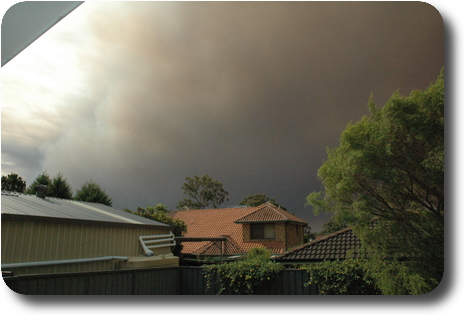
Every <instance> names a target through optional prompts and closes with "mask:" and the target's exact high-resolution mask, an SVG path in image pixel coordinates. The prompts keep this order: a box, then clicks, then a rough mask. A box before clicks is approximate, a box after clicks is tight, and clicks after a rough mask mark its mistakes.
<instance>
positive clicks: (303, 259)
mask: <svg viewBox="0 0 464 315" xmlns="http://www.w3.org/2000/svg"><path fill="white" fill-rule="evenodd" d="M360 248H361V240H360V239H359V238H358V237H357V236H356V235H355V234H354V233H353V230H352V228H346V229H343V230H340V231H337V232H335V233H332V234H329V235H325V236H322V237H321V238H318V239H316V240H314V241H311V242H309V243H306V244H303V245H301V246H298V247H295V248H293V249H292V250H290V251H289V252H287V253H285V254H282V255H279V256H276V257H275V258H274V259H275V261H277V262H280V263H284V264H306V263H311V262H319V261H324V260H339V259H340V260H341V259H347V258H357V257H359V255H360Z"/></svg>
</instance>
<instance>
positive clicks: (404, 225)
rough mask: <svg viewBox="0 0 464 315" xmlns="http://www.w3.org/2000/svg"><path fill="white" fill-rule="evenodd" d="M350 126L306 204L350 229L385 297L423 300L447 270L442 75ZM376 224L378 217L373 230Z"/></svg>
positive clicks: (373, 107) (373, 109) (397, 96)
mask: <svg viewBox="0 0 464 315" xmlns="http://www.w3.org/2000/svg"><path fill="white" fill-rule="evenodd" d="M369 108H370V112H371V115H370V116H365V117H363V118H362V119H361V120H360V121H358V122H357V123H355V124H349V125H348V126H347V127H346V129H345V131H343V133H342V135H341V138H340V146H339V147H338V148H334V149H332V150H328V160H326V161H325V162H324V163H323V165H322V166H321V168H320V169H319V171H318V176H319V178H320V179H321V181H322V183H323V186H324V192H314V193H311V194H310V195H309V196H308V198H307V200H308V203H309V204H310V205H312V206H313V207H314V210H315V212H316V213H317V212H318V211H329V212H333V213H334V214H335V216H337V217H338V220H339V221H340V222H343V221H345V222H347V224H348V225H353V227H354V231H355V233H356V234H357V235H358V236H359V237H360V239H361V241H362V244H363V246H364V247H365V248H366V249H367V252H368V253H369V258H370V262H371V264H372V266H371V267H372V268H371V270H372V275H373V276H374V277H375V279H376V280H377V282H378V286H379V287H380V289H381V290H382V292H383V293H384V294H423V293H427V292H430V291H431V290H433V289H434V288H435V287H436V286H437V285H438V284H439V283H440V281H441V278H442V275H443V269H444V71H443V70H442V71H441V73H440V75H439V76H438V78H437V80H436V82H435V83H433V84H431V85H430V86H429V87H428V88H427V89H426V90H425V91H418V90H416V91H412V92H411V94H410V95H409V96H402V95H400V94H399V93H398V92H397V93H394V94H393V95H392V97H391V98H390V99H389V100H388V101H387V103H386V104H385V106H383V107H382V108H377V106H376V105H375V103H374V101H373V98H372V97H371V99H370V100H369ZM373 219H376V221H375V224H373V221H372V220H373Z"/></svg>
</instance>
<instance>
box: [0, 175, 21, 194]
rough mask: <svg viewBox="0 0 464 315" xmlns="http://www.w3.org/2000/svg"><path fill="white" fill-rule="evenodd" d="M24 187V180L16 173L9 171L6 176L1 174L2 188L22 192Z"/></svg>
mask: <svg viewBox="0 0 464 315" xmlns="http://www.w3.org/2000/svg"><path fill="white" fill-rule="evenodd" d="M25 189H26V181H25V180H23V179H22V177H21V176H19V175H18V174H15V173H10V174H8V175H7V176H5V175H3V176H2V190H6V191H16V192H20V193H22V192H24V190H25Z"/></svg>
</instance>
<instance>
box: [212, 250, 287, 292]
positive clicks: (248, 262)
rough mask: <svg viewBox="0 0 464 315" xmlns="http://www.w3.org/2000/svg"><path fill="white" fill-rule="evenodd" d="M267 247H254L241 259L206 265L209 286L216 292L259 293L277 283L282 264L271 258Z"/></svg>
mask: <svg viewBox="0 0 464 315" xmlns="http://www.w3.org/2000/svg"><path fill="white" fill-rule="evenodd" d="M270 257H271V254H270V252H269V251H268V250H267V249H264V248H254V249H252V250H250V252H248V254H246V255H245V257H244V258H243V259H241V260H238V261H234V262H231V263H224V264H219V265H209V266H206V267H205V277H206V280H207V288H208V291H209V292H211V293H216V294H241V295H249V294H259V292H260V290H262V289H263V288H268V287H272V286H275V285H276V278H277V276H278V275H279V273H280V272H281V271H282V269H283V266H282V265H281V264H278V263H275V262H272V261H271V260H270Z"/></svg>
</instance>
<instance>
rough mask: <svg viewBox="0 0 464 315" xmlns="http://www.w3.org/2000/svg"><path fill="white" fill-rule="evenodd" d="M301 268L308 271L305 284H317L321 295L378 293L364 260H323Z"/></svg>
mask: <svg viewBox="0 0 464 315" xmlns="http://www.w3.org/2000/svg"><path fill="white" fill-rule="evenodd" d="M302 269H305V270H306V271H307V272H308V273H309V282H308V283H307V284H306V285H308V286H309V285H311V284H315V285H317V287H318V290H319V294H321V295H373V294H380V291H379V290H378V288H377V287H376V285H375V281H374V279H373V278H372V277H370V276H369V272H368V270H369V267H368V262H367V261H366V260H361V259H346V260H343V261H342V260H336V261H324V262H319V263H313V264H310V265H306V266H304V267H302Z"/></svg>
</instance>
